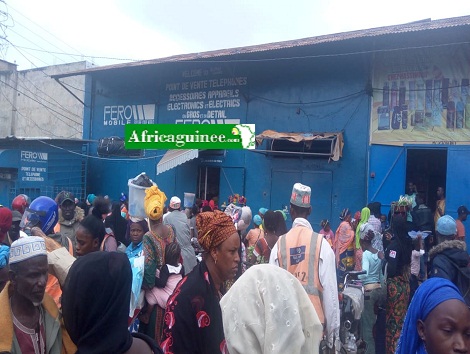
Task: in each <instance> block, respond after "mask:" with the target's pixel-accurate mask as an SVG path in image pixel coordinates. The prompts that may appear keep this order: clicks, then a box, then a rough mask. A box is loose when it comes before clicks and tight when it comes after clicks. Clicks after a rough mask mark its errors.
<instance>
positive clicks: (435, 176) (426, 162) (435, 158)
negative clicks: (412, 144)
mask: <svg viewBox="0 0 470 354" xmlns="http://www.w3.org/2000/svg"><path fill="white" fill-rule="evenodd" d="M446 173H447V150H446V149H407V154H406V182H409V181H411V182H413V183H414V184H415V185H416V189H417V191H418V193H420V194H422V195H423V197H424V200H425V203H426V205H427V206H428V207H430V208H431V209H432V210H433V211H434V209H435V206H436V200H437V195H436V192H437V187H444V189H445V188H446ZM405 185H406V184H405ZM403 193H405V191H403Z"/></svg>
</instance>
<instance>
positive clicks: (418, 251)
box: [410, 234, 424, 302]
mask: <svg viewBox="0 0 470 354" xmlns="http://www.w3.org/2000/svg"><path fill="white" fill-rule="evenodd" d="M413 247H414V250H413V251H411V279H410V302H411V299H412V298H413V295H414V293H415V291H416V289H418V285H419V283H418V278H419V271H420V262H421V257H422V256H423V255H424V247H423V239H422V236H421V234H418V236H417V237H416V238H415V239H414V240H413Z"/></svg>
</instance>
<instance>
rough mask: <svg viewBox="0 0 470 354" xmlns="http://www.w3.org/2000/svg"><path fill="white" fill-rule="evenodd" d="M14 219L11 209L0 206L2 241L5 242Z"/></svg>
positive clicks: (0, 240) (0, 237)
mask: <svg viewBox="0 0 470 354" xmlns="http://www.w3.org/2000/svg"><path fill="white" fill-rule="evenodd" d="M12 220H13V214H12V213H11V210H10V209H8V208H6V207H0V242H3V240H4V239H5V236H6V235H7V232H8V230H10V227H11V223H12Z"/></svg>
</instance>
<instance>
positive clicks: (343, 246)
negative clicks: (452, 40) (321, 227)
mask: <svg viewBox="0 0 470 354" xmlns="http://www.w3.org/2000/svg"><path fill="white" fill-rule="evenodd" d="M339 219H340V220H341V224H339V226H338V229H337V230H336V235H335V243H334V247H333V248H334V251H335V256H336V276H337V280H338V290H339V291H341V290H343V287H344V277H345V276H346V272H348V271H351V270H354V230H353V228H352V226H351V212H350V211H349V209H348V208H346V209H343V211H342V212H341V215H340V217H339Z"/></svg>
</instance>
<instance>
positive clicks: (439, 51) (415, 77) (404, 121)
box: [370, 44, 470, 146]
mask: <svg viewBox="0 0 470 354" xmlns="http://www.w3.org/2000/svg"><path fill="white" fill-rule="evenodd" d="M469 80H470V45H468V44H462V45H458V46H456V45H449V46H446V45H442V46H437V47H436V46H435V47H429V48H419V49H406V50H405V49H404V50H397V51H388V52H380V53H377V54H375V58H374V69H373V79H372V86H373V91H374V94H373V102H372V112H371V134H370V136H371V143H372V144H383V145H398V146H401V145H403V144H437V145H439V144H445V145H463V144H470V90H469Z"/></svg>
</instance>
